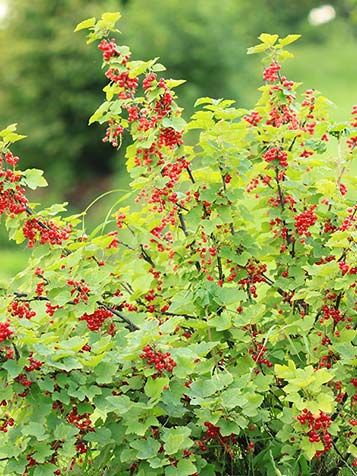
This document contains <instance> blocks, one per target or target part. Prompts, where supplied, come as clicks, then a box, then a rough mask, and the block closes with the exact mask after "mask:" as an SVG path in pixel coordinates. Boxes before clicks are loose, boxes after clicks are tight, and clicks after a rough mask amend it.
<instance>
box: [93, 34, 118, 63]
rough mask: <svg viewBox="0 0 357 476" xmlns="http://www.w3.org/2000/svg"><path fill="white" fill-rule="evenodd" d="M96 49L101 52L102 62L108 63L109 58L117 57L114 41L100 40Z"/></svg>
mask: <svg viewBox="0 0 357 476" xmlns="http://www.w3.org/2000/svg"><path fill="white" fill-rule="evenodd" d="M98 48H99V49H100V50H101V51H103V59H104V61H109V60H110V58H112V57H117V56H119V52H118V50H117V45H116V43H115V40H114V39H112V40H110V41H108V40H102V41H101V42H100V43H99V45H98Z"/></svg>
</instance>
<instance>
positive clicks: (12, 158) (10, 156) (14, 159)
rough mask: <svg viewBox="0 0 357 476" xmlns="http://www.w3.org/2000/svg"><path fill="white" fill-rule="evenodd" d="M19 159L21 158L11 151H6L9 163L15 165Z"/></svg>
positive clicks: (6, 159) (6, 158)
mask: <svg viewBox="0 0 357 476" xmlns="http://www.w3.org/2000/svg"><path fill="white" fill-rule="evenodd" d="M0 158H1V159H2V157H1V155H0ZM19 160H20V159H19V157H16V156H14V155H13V154H12V153H11V152H6V154H5V161H6V163H8V164H9V165H12V166H13V167H15V166H16V164H17V163H18V161H19Z"/></svg>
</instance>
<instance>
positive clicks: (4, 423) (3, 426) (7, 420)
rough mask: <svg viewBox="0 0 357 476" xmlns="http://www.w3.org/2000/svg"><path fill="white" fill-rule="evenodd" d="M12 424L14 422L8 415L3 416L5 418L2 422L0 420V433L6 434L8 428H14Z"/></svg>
mask: <svg viewBox="0 0 357 476" xmlns="http://www.w3.org/2000/svg"><path fill="white" fill-rule="evenodd" d="M14 424H15V420H14V419H13V418H11V417H9V416H8V415H5V418H4V419H3V420H2V421H1V420H0V431H2V432H3V433H7V432H8V431H9V430H8V427H9V426H14Z"/></svg>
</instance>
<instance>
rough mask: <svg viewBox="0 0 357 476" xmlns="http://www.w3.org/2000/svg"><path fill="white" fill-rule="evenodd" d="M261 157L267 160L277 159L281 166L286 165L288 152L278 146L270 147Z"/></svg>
mask: <svg viewBox="0 0 357 476" xmlns="http://www.w3.org/2000/svg"><path fill="white" fill-rule="evenodd" d="M263 159H264V160H265V161H266V162H268V164H269V163H270V162H273V161H277V163H279V165H281V167H287V166H288V154H287V152H285V151H284V150H282V149H281V148H280V147H271V148H270V149H269V150H268V151H267V152H265V154H263Z"/></svg>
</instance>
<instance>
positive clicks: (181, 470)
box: [165, 459, 197, 476]
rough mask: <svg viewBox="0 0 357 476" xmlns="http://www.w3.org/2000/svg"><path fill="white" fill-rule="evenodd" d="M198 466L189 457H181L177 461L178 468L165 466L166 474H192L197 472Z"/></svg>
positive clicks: (187, 475) (167, 475) (172, 475)
mask: <svg viewBox="0 0 357 476" xmlns="http://www.w3.org/2000/svg"><path fill="white" fill-rule="evenodd" d="M196 470H197V467H196V466H195V465H194V464H193V463H192V461H190V460H189V459H181V460H180V461H179V462H178V463H177V468H175V467H173V466H168V467H167V468H165V476H177V475H180V476H190V475H191V474H194V473H196Z"/></svg>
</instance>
